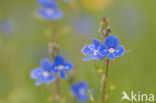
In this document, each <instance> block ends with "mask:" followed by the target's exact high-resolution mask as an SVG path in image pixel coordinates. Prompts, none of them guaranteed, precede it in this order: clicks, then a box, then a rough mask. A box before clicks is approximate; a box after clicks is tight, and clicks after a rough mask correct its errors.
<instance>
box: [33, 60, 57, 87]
mask: <svg viewBox="0 0 156 103" xmlns="http://www.w3.org/2000/svg"><path fill="white" fill-rule="evenodd" d="M40 65H41V67H39V68H36V69H34V70H32V71H31V78H33V79H35V80H37V82H36V85H40V84H41V83H43V82H45V83H46V84H49V83H51V82H53V81H55V79H56V76H55V75H53V74H52V73H51V72H52V69H51V64H50V61H49V60H48V59H43V60H41V63H40Z"/></svg>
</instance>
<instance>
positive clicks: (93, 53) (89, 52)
mask: <svg viewBox="0 0 156 103" xmlns="http://www.w3.org/2000/svg"><path fill="white" fill-rule="evenodd" d="M101 45H102V43H101V42H100V41H99V40H97V39H96V38H94V39H93V45H86V46H84V47H83V49H82V51H81V52H82V53H83V54H84V55H86V56H88V57H86V58H84V59H83V60H84V61H88V60H90V59H94V60H96V59H103V58H104V56H102V55H101V54H100V53H99V47H100V46H101Z"/></svg>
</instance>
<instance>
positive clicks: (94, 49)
mask: <svg viewBox="0 0 156 103" xmlns="http://www.w3.org/2000/svg"><path fill="white" fill-rule="evenodd" d="M82 53H83V54H84V55H86V56H88V57H86V58H84V59H83V60H84V61H88V60H90V59H94V60H97V59H104V57H105V56H108V58H109V59H115V57H120V56H122V55H123V54H124V47H123V46H120V43H119V39H118V38H117V37H115V36H114V35H110V36H108V37H106V38H105V40H104V44H102V43H101V42H100V41H99V40H97V39H95V38H94V39H93V45H86V46H84V47H83V49H82Z"/></svg>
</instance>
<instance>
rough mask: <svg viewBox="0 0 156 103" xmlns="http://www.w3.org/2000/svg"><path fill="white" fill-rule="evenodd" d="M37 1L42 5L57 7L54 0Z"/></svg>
mask: <svg viewBox="0 0 156 103" xmlns="http://www.w3.org/2000/svg"><path fill="white" fill-rule="evenodd" d="M37 3H38V4H39V5H41V6H44V7H53V8H57V6H58V3H57V2H56V1H55V0H37Z"/></svg>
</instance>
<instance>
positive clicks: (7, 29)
mask: <svg viewBox="0 0 156 103" xmlns="http://www.w3.org/2000/svg"><path fill="white" fill-rule="evenodd" d="M0 30H1V31H2V32H3V33H5V34H10V33H12V32H14V25H13V23H12V22H11V21H9V20H5V21H3V22H2V23H1V24H0Z"/></svg>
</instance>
